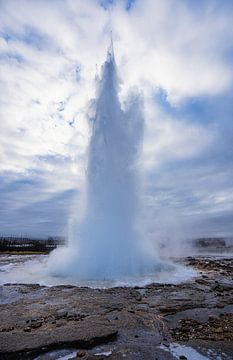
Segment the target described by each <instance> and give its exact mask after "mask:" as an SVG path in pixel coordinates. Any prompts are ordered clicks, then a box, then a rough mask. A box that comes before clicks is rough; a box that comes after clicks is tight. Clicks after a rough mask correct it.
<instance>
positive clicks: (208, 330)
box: [0, 257, 233, 360]
mask: <svg viewBox="0 0 233 360" xmlns="http://www.w3.org/2000/svg"><path fill="white" fill-rule="evenodd" d="M184 261H185V263H186V265H188V266H193V267H195V268H197V269H198V270H199V271H200V273H199V275H198V277H197V278H195V279H193V280H192V281H189V282H186V283H182V284H177V285H173V284H152V285H148V286H146V287H143V288H140V287H134V288H123V287H118V288H111V289H90V288H85V287H82V288H79V287H75V286H53V287H46V286H40V285H37V284H34V285H25V284H6V285H3V286H1V287H0V304H1V305H0V358H1V359H3V360H4V359H36V358H37V359H41V360H46V359H58V358H59V356H58V353H56V351H59V349H66V351H67V354H68V355H67V357H65V359H69V354H72V355H70V358H77V359H79V358H80V359H99V360H100V359H106V358H108V359H159V360H161V359H177V358H178V359H179V357H176V356H175V355H174V353H172V351H170V344H173V343H178V344H181V345H182V346H184V345H185V346H187V347H190V346H191V347H192V348H194V349H196V350H197V351H198V352H199V353H200V354H203V355H205V356H206V357H207V358H208V359H216V358H217V356H221V357H220V358H221V359H226V360H227V359H232V354H233V260H232V259H229V258H223V257H221V258H207V257H199V258H197V257H195V258H191V257H189V258H186V259H185V260H184ZM182 349H184V350H182ZM55 350H56V351H55ZM54 351H55V352H54ZM62 351H64V350H62ZM180 351H181V352H182V351H184V353H182V354H181V355H179V356H183V359H185V357H186V358H187V359H188V356H187V354H186V353H185V347H184V348H181V350H180ZM53 354H54V355H53ZM56 354H57V355H56ZM219 354H220V355H219ZM181 358H182V357H180V359H181Z"/></svg>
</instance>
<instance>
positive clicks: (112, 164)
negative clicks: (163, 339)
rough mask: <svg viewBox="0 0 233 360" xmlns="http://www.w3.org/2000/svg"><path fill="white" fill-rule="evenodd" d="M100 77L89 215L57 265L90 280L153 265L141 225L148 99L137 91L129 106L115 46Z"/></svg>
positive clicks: (93, 121) (76, 227)
mask: <svg viewBox="0 0 233 360" xmlns="http://www.w3.org/2000/svg"><path fill="white" fill-rule="evenodd" d="M96 82H97V96H96V99H95V101H93V102H92V105H91V106H92V109H93V110H94V112H93V114H94V115H93V117H92V118H91V119H90V123H91V127H92V135H91V139H90V144H89V155H88V170H87V178H86V204H85V210H84V216H83V217H82V219H81V220H79V221H78V220H77V221H76V222H75V223H73V224H72V228H71V231H70V239H69V246H68V248H67V249H66V250H65V251H67V256H65V257H64V254H61V252H60V253H58V254H56V253H55V254H53V255H52V264H53V265H52V269H53V272H54V273H55V274H57V275H58V269H59V275H63V276H72V277H75V278H77V279H85V280H92V279H116V278H121V277H124V276H138V275H141V274H145V273H146V272H147V271H151V270H152V268H153V266H152V259H151V257H150V256H149V255H148V254H147V253H146V250H145V249H144V247H143V246H142V243H143V241H142V239H141V236H140V232H139V229H138V228H137V225H138V222H137V219H138V209H139V195H140V194H139V192H140V191H139V189H140V180H139V172H138V168H137V160H138V155H139V152H140V148H141V141H142V135H143V127H144V121H143V116H142V111H141V110H142V100H141V97H140V96H139V95H135V94H134V95H133V94H131V96H130V97H129V100H128V101H127V102H126V104H124V110H123V108H122V106H121V103H120V101H119V97H118V92H119V82H118V76H117V71H116V64H115V58H114V53H113V47H112V46H111V47H110V49H109V51H108V56H107V60H106V61H105V64H104V65H103V68H102V74H101V77H100V79H97V80H96ZM62 251H64V250H62ZM55 258H57V261H58V262H59V264H58V266H57V268H58V269H57V268H56V266H55V268H54V260H55ZM55 262H56V261H55ZM54 269H55V270H54Z"/></svg>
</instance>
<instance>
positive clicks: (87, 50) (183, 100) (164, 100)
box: [0, 0, 233, 236]
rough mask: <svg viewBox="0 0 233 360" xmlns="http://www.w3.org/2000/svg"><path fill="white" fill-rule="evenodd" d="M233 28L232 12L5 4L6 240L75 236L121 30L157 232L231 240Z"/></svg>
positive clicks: (67, 2)
mask: <svg viewBox="0 0 233 360" xmlns="http://www.w3.org/2000/svg"><path fill="white" fill-rule="evenodd" d="M232 24H233V2H232V1H231V0H202V1H199V0H134V1H132V0H131V1H130V0H128V1H126V0H115V1H114V0H112V1H110V0H109V1H108V0H102V1H101V0H85V1H84V0H76V1H74V0H53V1H48V0H0V232H1V233H2V234H28V235H33V236H48V235H63V234H65V233H66V229H67V222H68V218H69V214H70V211H71V209H72V208H73V207H74V199H76V195H77V193H78V192H79V190H80V188H81V184H82V181H83V178H84V174H85V166H86V149H87V144H88V138H89V135H90V134H89V128H88V123H87V119H86V114H87V109H88V102H89V101H90V99H91V98H93V96H94V77H95V74H96V71H99V69H100V67H101V64H102V63H103V62H104V60H105V57H106V50H107V48H108V44H109V38H110V32H111V30H112V32H113V39H114V47H115V56H116V61H117V64H118V71H119V75H120V77H121V79H122V84H121V92H120V97H121V100H122V101H124V98H125V97H126V94H127V92H128V90H129V89H131V88H132V87H137V88H138V89H139V90H140V91H141V92H143V94H144V102H145V123H146V128H145V136H144V145H143V154H142V158H141V161H140V167H141V170H142V173H143V178H144V185H145V191H144V194H143V198H144V200H145V202H146V204H147V208H148V209H149V211H148V219H150V226H151V229H152V228H153V227H154V229H155V232H156V229H158V228H159V227H160V228H163V230H162V231H163V232H165V233H166V232H168V233H169V232H170V233H175V232H176V234H179V233H185V232H186V234H189V235H190V236H197V235H206V236H210V235H232V234H233V92H232V90H233V26H232ZM148 222H149V220H148Z"/></svg>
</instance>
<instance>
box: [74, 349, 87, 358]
mask: <svg viewBox="0 0 233 360" xmlns="http://www.w3.org/2000/svg"><path fill="white" fill-rule="evenodd" d="M84 356H86V351H84V350H79V351H78V352H77V354H76V357H77V358H83V357H84Z"/></svg>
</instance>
